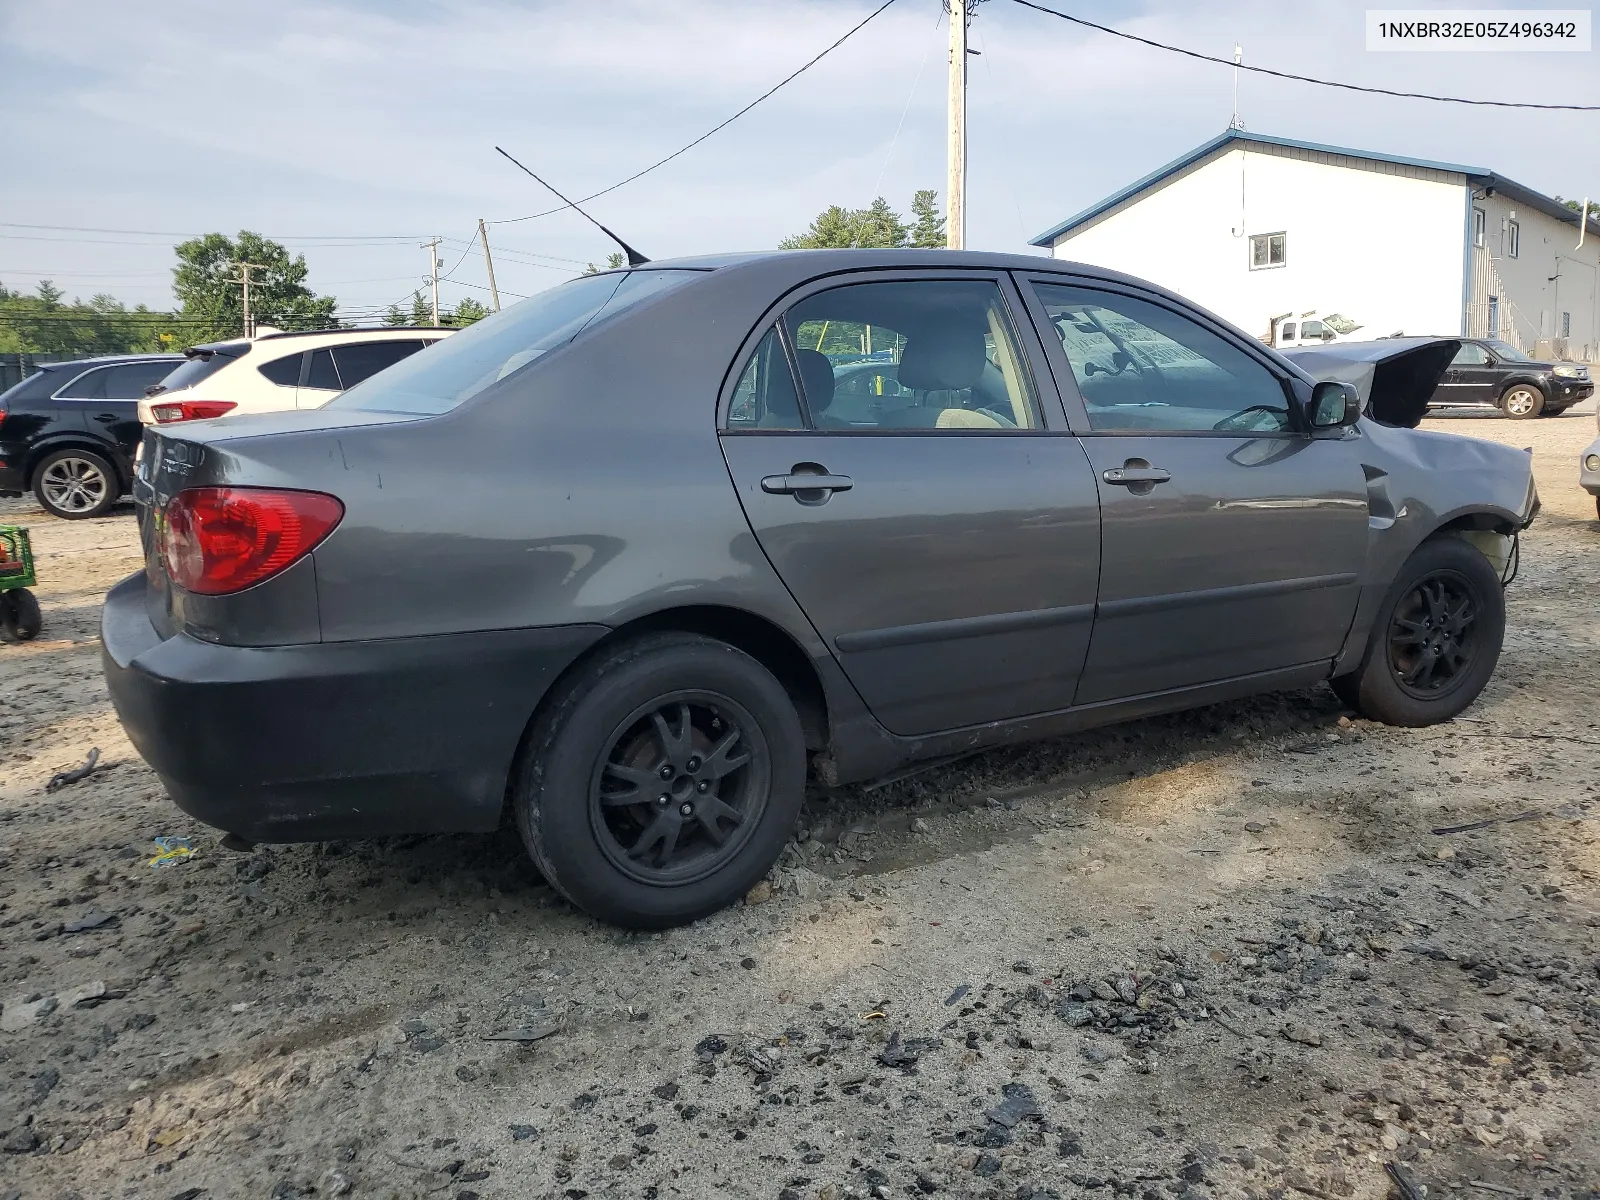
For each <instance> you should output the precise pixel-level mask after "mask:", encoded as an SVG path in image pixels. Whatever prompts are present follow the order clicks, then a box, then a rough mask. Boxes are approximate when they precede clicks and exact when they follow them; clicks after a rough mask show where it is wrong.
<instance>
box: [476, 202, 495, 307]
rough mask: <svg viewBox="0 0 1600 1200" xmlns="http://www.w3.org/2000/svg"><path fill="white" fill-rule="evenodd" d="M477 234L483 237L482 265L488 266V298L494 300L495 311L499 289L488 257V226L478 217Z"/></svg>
mask: <svg viewBox="0 0 1600 1200" xmlns="http://www.w3.org/2000/svg"><path fill="white" fill-rule="evenodd" d="M478 236H479V237H480V238H482V239H483V265H484V266H486V267H488V268H489V298H490V299H491V300H493V301H494V310H495V312H499V311H500V289H499V288H497V287H496V286H495V284H494V259H492V258H490V257H489V227H488V226H487V225H486V224H484V221H483V218H482V217H479V218H478Z"/></svg>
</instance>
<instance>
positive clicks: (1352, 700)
mask: <svg viewBox="0 0 1600 1200" xmlns="http://www.w3.org/2000/svg"><path fill="white" fill-rule="evenodd" d="M1437 567H1449V568H1451V569H1454V570H1459V571H1461V572H1462V573H1463V574H1466V575H1469V576H1475V577H1476V579H1477V582H1478V583H1479V585H1480V587H1481V589H1482V591H1483V593H1484V597H1485V601H1486V603H1487V604H1488V605H1489V608H1490V611H1489V612H1488V613H1486V614H1485V617H1486V618H1487V620H1488V621H1489V623H1490V626H1491V628H1490V629H1488V630H1486V633H1487V634H1488V635H1489V636H1490V637H1491V639H1492V640H1493V643H1494V644H1493V645H1492V647H1485V648H1484V650H1483V651H1480V653H1482V654H1484V655H1485V657H1484V658H1480V659H1479V660H1478V663H1477V664H1475V665H1474V668H1473V669H1474V671H1475V672H1477V673H1478V674H1480V675H1481V678H1480V679H1479V681H1478V682H1477V684H1476V686H1473V687H1468V688H1466V689H1465V690H1464V691H1456V692H1451V693H1449V694H1448V695H1447V696H1444V697H1441V698H1440V699H1439V700H1436V701H1423V700H1417V699H1416V698H1415V697H1412V696H1407V695H1406V694H1405V693H1403V692H1401V691H1400V690H1399V686H1398V685H1397V684H1395V683H1394V682H1393V681H1392V679H1391V677H1390V674H1389V665H1388V662H1387V655H1386V652H1385V647H1384V639H1385V638H1386V637H1387V636H1388V629H1389V621H1390V617H1391V614H1392V613H1393V612H1394V608H1395V605H1396V604H1398V603H1399V602H1400V599H1401V597H1402V596H1403V595H1404V594H1405V592H1406V590H1407V589H1409V587H1410V585H1411V584H1412V582H1414V581H1415V580H1416V579H1417V577H1418V576H1420V575H1422V574H1425V573H1426V572H1427V571H1429V570H1432V569H1435V568H1437ZM1504 635H1505V602H1504V599H1503V593H1502V591H1501V587H1500V579H1499V577H1498V576H1497V575H1496V574H1495V571H1494V568H1493V566H1491V565H1490V563H1489V560H1488V559H1487V558H1485V557H1484V555H1483V553H1482V552H1481V551H1480V550H1478V548H1477V547H1476V546H1473V545H1472V544H1471V543H1470V542H1467V541H1464V540H1463V539H1461V538H1458V537H1453V536H1451V535H1449V534H1435V535H1434V536H1433V537H1430V538H1428V539H1427V540H1426V541H1424V542H1423V543H1422V544H1421V545H1420V546H1418V547H1417V549H1416V550H1414V551H1413V552H1412V554H1411V557H1409V558H1408V559H1406V561H1405V563H1404V564H1403V565H1402V566H1401V568H1400V570H1399V571H1398V572H1396V574H1395V578H1394V582H1393V583H1392V584H1391V585H1390V588H1389V591H1388V593H1387V594H1386V595H1385V596H1384V600H1383V604H1382V605H1381V606H1380V607H1379V609H1378V613H1377V618H1376V620H1374V622H1373V625H1372V632H1371V633H1370V634H1369V635H1368V639H1367V648H1366V651H1365V653H1364V654H1363V655H1362V659H1361V666H1360V667H1359V668H1357V670H1355V671H1354V672H1352V673H1351V674H1348V675H1341V676H1339V677H1338V678H1336V679H1333V680H1330V681H1329V682H1330V685H1331V686H1332V687H1333V690H1334V693H1335V694H1336V695H1337V696H1338V697H1339V699H1340V700H1342V701H1344V702H1345V703H1346V704H1348V705H1350V706H1351V707H1352V708H1354V709H1356V711H1358V712H1359V713H1361V714H1362V715H1363V716H1365V717H1369V718H1371V719H1372V720H1375V721H1382V722H1384V723H1385V724H1387V725H1398V726H1402V727H1413V728H1415V727H1419V726H1424V725H1434V724H1438V723H1440V722H1442V721H1448V720H1450V719H1451V718H1452V717H1454V716H1455V715H1456V714H1457V713H1460V712H1462V711H1463V710H1465V709H1466V708H1467V707H1468V706H1470V705H1471V704H1472V703H1473V702H1474V701H1475V700H1476V699H1477V698H1478V696H1479V695H1480V694H1481V693H1482V691H1483V688H1484V687H1485V686H1486V685H1487V684H1488V681H1489V680H1490V678H1492V677H1493V675H1494V668H1495V665H1496V664H1497V663H1498V661H1499V657H1500V649H1501V643H1502V641H1503V638H1504Z"/></svg>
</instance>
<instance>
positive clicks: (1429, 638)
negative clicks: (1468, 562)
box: [1388, 570, 1478, 700]
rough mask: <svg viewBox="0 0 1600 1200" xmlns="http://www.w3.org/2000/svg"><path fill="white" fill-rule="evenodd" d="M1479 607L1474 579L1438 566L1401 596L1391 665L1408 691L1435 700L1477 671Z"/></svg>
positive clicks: (1391, 638) (1393, 631)
mask: <svg viewBox="0 0 1600 1200" xmlns="http://www.w3.org/2000/svg"><path fill="white" fill-rule="evenodd" d="M1477 626H1478V607H1477V602H1476V595H1475V591H1474V588H1473V585H1472V583H1471V582H1470V581H1469V580H1468V579H1467V578H1466V577H1465V576H1463V575H1462V574H1460V573H1459V572H1457V571H1451V570H1442V571H1435V572H1433V573H1432V574H1430V575H1426V576H1424V577H1423V578H1421V579H1419V580H1417V581H1416V582H1415V583H1413V584H1412V586H1411V590H1410V591H1408V592H1407V593H1406V594H1405V595H1404V596H1402V597H1401V598H1400V603H1399V604H1397V605H1396V606H1395V609H1394V616H1393V617H1392V618H1391V619H1390V622H1389V647H1388V650H1389V669H1390V670H1391V671H1393V672H1394V676H1395V680H1396V682H1397V683H1399V685H1400V688H1401V690H1402V691H1404V692H1405V693H1406V694H1407V695H1408V696H1412V697H1414V698H1416V699H1418V700H1435V699H1437V698H1439V697H1440V696H1442V695H1444V694H1445V693H1447V692H1449V691H1451V690H1452V689H1453V688H1456V687H1458V686H1460V684H1461V681H1462V680H1463V679H1465V678H1466V677H1467V676H1469V675H1470V674H1471V673H1472V664H1473V659H1474V657H1475V656H1476V654H1477V649H1478V639H1477Z"/></svg>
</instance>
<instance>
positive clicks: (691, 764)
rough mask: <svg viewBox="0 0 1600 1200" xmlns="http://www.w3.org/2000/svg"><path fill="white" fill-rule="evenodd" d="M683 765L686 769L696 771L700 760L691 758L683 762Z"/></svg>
mask: <svg viewBox="0 0 1600 1200" xmlns="http://www.w3.org/2000/svg"><path fill="white" fill-rule="evenodd" d="M683 765H684V766H685V767H686V768H687V769H688V770H691V771H698V770H699V769H700V760H699V759H698V758H691V759H690V760H689V761H688V762H686V763H684V764H683Z"/></svg>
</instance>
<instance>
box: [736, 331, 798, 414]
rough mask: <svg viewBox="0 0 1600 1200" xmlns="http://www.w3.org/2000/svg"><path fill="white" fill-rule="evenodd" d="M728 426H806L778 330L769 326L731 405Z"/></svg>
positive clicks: (741, 379)
mask: <svg viewBox="0 0 1600 1200" xmlns="http://www.w3.org/2000/svg"><path fill="white" fill-rule="evenodd" d="M728 428H729V429H804V428H805V422H804V421H803V420H801V418H800V400H799V396H798V395H797V394H796V392H795V386H794V373H793V372H792V371H791V370H790V369H789V356H788V355H786V354H785V353H784V352H783V342H782V341H781V340H779V338H778V331H777V330H776V329H769V330H768V331H767V335H766V337H764V338H762V339H761V342H760V344H759V345H757V346H756V348H755V351H754V353H752V354H751V355H750V361H749V362H748V363H746V364H745V368H744V373H743V374H741V375H740V376H739V384H738V386H737V387H735V388H734V389H733V400H732V401H731V402H730V403H729V405H728Z"/></svg>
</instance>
